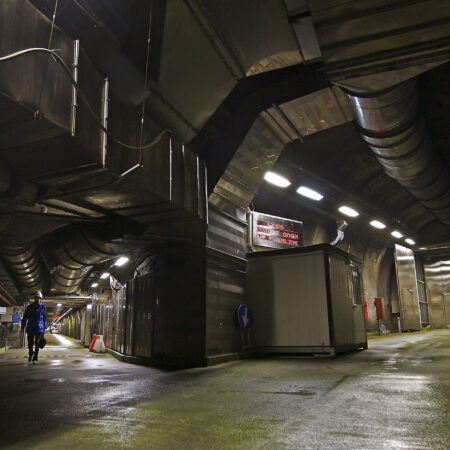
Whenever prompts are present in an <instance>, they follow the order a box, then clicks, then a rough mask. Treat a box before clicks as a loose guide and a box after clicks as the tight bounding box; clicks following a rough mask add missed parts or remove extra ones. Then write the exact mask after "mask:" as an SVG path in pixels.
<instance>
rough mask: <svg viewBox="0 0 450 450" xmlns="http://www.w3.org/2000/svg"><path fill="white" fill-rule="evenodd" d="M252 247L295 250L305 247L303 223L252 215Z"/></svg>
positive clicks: (259, 214) (250, 221)
mask: <svg viewBox="0 0 450 450" xmlns="http://www.w3.org/2000/svg"><path fill="white" fill-rule="evenodd" d="M249 223H250V224H251V232H250V239H251V242H250V245H251V246H256V247H270V248H295V247H301V246H302V245H303V222H299V221H297V220H290V219H284V218H282V217H276V216H270V215H268V214H261V213H257V212H252V213H251V220H249Z"/></svg>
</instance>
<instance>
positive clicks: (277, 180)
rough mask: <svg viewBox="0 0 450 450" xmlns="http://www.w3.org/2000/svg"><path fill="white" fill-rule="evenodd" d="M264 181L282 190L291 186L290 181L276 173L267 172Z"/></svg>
mask: <svg viewBox="0 0 450 450" xmlns="http://www.w3.org/2000/svg"><path fill="white" fill-rule="evenodd" d="M264 179H265V180H266V181H267V182H269V183H272V184H274V185H275V186H278V187H282V188H285V187H288V186H289V185H290V184H291V182H290V181H289V180H287V179H286V178H284V177H282V176H281V175H278V174H276V173H275V172H266V174H265V175H264Z"/></svg>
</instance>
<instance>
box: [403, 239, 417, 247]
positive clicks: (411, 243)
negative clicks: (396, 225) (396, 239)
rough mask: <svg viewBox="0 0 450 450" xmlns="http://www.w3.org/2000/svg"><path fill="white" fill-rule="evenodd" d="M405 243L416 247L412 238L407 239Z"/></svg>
mask: <svg viewBox="0 0 450 450" xmlns="http://www.w3.org/2000/svg"><path fill="white" fill-rule="evenodd" d="M405 242H407V243H408V244H409V245H416V243H415V242H414V241H413V240H412V239H410V238H406V239H405Z"/></svg>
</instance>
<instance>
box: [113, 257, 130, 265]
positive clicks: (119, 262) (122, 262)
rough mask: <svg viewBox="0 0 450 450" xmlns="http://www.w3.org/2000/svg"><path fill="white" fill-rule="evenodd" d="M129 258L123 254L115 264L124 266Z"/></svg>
mask: <svg viewBox="0 0 450 450" xmlns="http://www.w3.org/2000/svg"><path fill="white" fill-rule="evenodd" d="M128 260H129V258H128V257H126V256H121V257H120V258H119V259H118V260H117V261H116V262H115V263H114V265H115V266H117V267H120V266H123V265H124V264H125V263H126V262H127V261H128Z"/></svg>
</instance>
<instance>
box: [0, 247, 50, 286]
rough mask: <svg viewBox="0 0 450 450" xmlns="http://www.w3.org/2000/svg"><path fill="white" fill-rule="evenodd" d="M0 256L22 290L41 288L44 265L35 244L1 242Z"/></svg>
mask: <svg viewBox="0 0 450 450" xmlns="http://www.w3.org/2000/svg"><path fill="white" fill-rule="evenodd" d="M0 257H1V259H2V260H3V263H4V265H5V268H6V269H7V271H8V272H9V273H10V274H11V275H12V277H13V278H14V279H15V280H16V281H17V283H18V285H19V287H20V289H21V291H22V292H33V291H37V290H42V287H43V280H44V273H45V267H44V264H43V262H42V260H41V258H40V256H39V254H38V251H37V248H36V245H35V244H24V245H9V244H5V243H3V244H1V245H0Z"/></svg>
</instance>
